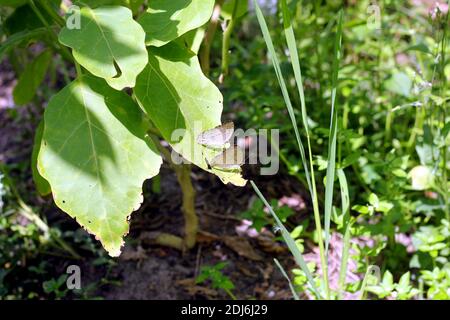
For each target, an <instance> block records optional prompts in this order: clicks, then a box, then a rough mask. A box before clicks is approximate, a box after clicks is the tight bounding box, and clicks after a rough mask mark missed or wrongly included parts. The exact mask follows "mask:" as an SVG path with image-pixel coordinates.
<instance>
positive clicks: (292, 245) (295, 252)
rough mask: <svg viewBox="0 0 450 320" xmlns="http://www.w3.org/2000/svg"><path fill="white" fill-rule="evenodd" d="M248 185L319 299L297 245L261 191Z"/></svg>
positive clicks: (319, 296)
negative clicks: (272, 220) (272, 219)
mask: <svg viewBox="0 0 450 320" xmlns="http://www.w3.org/2000/svg"><path fill="white" fill-rule="evenodd" d="M250 184H251V185H252V187H253V189H254V190H255V192H256V194H257V195H258V197H259V198H260V199H261V201H262V202H263V203H264V205H265V206H266V208H267V209H268V210H269V212H270V214H271V215H272V216H273V218H274V219H275V222H276V224H277V226H278V228H280V230H281V235H282V236H283V239H284V241H286V244H287V246H288V248H289V250H290V251H291V253H292V255H293V256H294V259H295V262H296V263H297V265H298V266H299V267H300V269H302V271H303V272H304V273H305V275H306V278H307V279H308V283H309V285H310V286H311V289H312V291H313V292H314V293H315V294H316V296H317V297H318V298H319V299H320V298H321V295H320V293H319V291H318V290H317V287H316V285H315V283H314V278H313V276H312V274H311V272H310V271H309V269H308V266H307V265H306V262H305V259H303V255H302V253H301V252H300V250H299V249H298V247H297V244H296V243H295V241H294V239H292V237H291V234H290V233H289V231H287V229H286V228H285V227H284V225H283V223H282V222H281V220H280V219H279V218H278V216H277V215H276V213H275V212H274V211H273V209H272V207H271V206H270V204H269V203H268V202H267V200H266V198H264V196H263V194H262V193H261V191H259V189H258V187H257V186H256V184H255V183H254V182H253V181H250Z"/></svg>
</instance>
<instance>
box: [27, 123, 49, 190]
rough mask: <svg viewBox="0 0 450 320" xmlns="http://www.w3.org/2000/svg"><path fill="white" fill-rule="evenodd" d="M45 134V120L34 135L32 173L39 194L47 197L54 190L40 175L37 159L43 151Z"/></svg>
mask: <svg viewBox="0 0 450 320" xmlns="http://www.w3.org/2000/svg"><path fill="white" fill-rule="evenodd" d="M43 133H44V120H41V122H39V126H38V127H37V129H36V133H35V135H34V143H33V152H32V154H31V173H32V175H33V181H34V184H35V186H36V190H37V191H38V192H39V194H40V195H41V196H46V195H49V194H50V193H51V192H52V190H51V189H50V185H49V184H48V182H47V180H45V179H44V178H43V177H42V176H41V175H40V174H39V171H38V169H37V158H38V155H39V150H40V149H41V143H42V134H43Z"/></svg>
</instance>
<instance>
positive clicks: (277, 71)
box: [254, 0, 313, 196]
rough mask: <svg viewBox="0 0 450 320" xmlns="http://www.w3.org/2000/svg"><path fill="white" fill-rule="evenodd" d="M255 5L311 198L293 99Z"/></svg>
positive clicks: (255, 3) (263, 22) (264, 24)
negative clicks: (292, 129)
mask: <svg viewBox="0 0 450 320" xmlns="http://www.w3.org/2000/svg"><path fill="white" fill-rule="evenodd" d="M254 5H255V11H256V17H257V19H258V22H259V26H260V28H261V32H262V34H263V38H264V41H265V42H266V46H267V49H268V51H269V55H270V58H271V60H272V64H273V67H274V69H275V74H276V76H277V79H278V83H279V84H280V88H281V93H282V94H283V98H284V102H285V103H286V107H287V110H288V113H289V117H290V119H291V122H292V126H293V128H294V132H295V138H296V139H297V144H298V148H299V150H300V155H301V158H302V163H303V167H304V170H305V175H306V182H307V183H308V188H309V190H310V192H311V196H313V194H312V190H313V189H312V186H311V178H310V174H309V169H308V163H307V161H306V156H305V149H304V147H303V143H302V140H301V138H300V133H299V132H298V127H297V120H296V119H295V114H294V108H293V107H292V103H291V99H290V97H289V93H288V90H287V87H286V83H285V81H284V78H283V73H282V72H281V67H280V62H279V61H278V57H277V54H276V52H275V48H274V46H273V42H272V38H271V37H270V33H269V29H268V28H267V23H266V20H265V18H264V15H263V13H262V11H261V8H260V7H259V5H258V3H257V2H256V0H254Z"/></svg>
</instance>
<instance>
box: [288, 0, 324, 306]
mask: <svg viewBox="0 0 450 320" xmlns="http://www.w3.org/2000/svg"><path fill="white" fill-rule="evenodd" d="M281 7H282V12H283V26H284V34H285V37H286V43H287V45H288V50H289V55H290V58H291V65H292V69H293V71H294V76H295V82H296V85H297V89H298V93H299V96H300V107H301V114H302V122H303V127H304V129H305V133H306V141H307V145H308V155H309V165H310V167H309V168H310V170H311V186H312V190H311V189H310V192H311V197H312V204H313V210H314V221H315V224H316V231H317V235H318V238H317V240H318V243H319V251H320V252H319V253H320V263H321V266H322V270H323V284H324V287H325V293H326V296H327V298H328V297H329V284H328V265H327V259H326V254H325V249H324V244H323V235H322V225H321V219H320V212H319V203H318V198H317V190H316V181H315V177H314V166H313V159H312V151H311V139H310V136H309V125H308V115H307V112H306V102H305V93H304V89H303V80H302V71H301V68H300V60H299V56H298V51H297V42H296V41H295V35H294V29H293V27H292V23H291V16H290V13H289V9H288V7H287V5H286V0H282V1H281Z"/></svg>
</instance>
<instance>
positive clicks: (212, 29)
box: [200, 0, 224, 76]
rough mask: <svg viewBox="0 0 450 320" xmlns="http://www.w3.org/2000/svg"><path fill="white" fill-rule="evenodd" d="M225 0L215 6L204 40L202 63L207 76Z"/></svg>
mask: <svg viewBox="0 0 450 320" xmlns="http://www.w3.org/2000/svg"><path fill="white" fill-rule="evenodd" d="M223 1H224V0H217V1H216V4H215V6H214V10H213V14H212V16H211V21H210V22H209V25H208V28H207V29H206V32H205V37H204V40H203V45H202V49H201V50H200V64H201V66H202V71H203V73H204V74H205V75H206V76H209V72H210V67H211V62H210V56H211V46H212V43H213V41H214V36H215V34H216V31H217V26H218V25H219V17H220V12H221V10H222V5H223Z"/></svg>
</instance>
